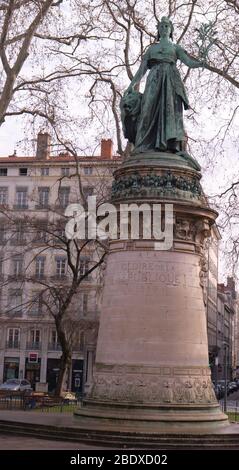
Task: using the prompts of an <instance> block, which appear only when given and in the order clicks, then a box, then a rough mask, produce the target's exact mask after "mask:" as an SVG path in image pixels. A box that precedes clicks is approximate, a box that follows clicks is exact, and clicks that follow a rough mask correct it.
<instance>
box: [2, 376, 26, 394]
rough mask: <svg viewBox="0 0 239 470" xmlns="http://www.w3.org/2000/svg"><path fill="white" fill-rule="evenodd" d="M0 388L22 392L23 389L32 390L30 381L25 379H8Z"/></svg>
mask: <svg viewBox="0 0 239 470" xmlns="http://www.w3.org/2000/svg"><path fill="white" fill-rule="evenodd" d="M0 390H11V391H12V392H19V391H20V392H23V391H24V390H32V387H31V384H30V382H28V380H25V379H22V380H20V379H8V380H6V382H4V383H3V384H2V385H0Z"/></svg>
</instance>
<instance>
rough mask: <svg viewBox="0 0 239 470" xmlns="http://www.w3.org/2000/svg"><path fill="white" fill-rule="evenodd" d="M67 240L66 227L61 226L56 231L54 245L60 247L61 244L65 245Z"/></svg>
mask: <svg viewBox="0 0 239 470" xmlns="http://www.w3.org/2000/svg"><path fill="white" fill-rule="evenodd" d="M65 240H66V233H65V227H61V226H59V228H58V229H56V230H55V231H54V244H55V245H59V244H61V243H64V241H65Z"/></svg>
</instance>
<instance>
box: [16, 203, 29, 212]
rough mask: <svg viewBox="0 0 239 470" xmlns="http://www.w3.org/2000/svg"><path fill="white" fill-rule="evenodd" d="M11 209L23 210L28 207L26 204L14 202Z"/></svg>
mask: <svg viewBox="0 0 239 470" xmlns="http://www.w3.org/2000/svg"><path fill="white" fill-rule="evenodd" d="M13 209H15V210H20V211H24V210H26V209H28V204H14V206H13Z"/></svg>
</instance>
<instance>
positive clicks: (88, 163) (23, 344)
mask: <svg viewBox="0 0 239 470" xmlns="http://www.w3.org/2000/svg"><path fill="white" fill-rule="evenodd" d="M119 162H120V158H119V157H116V156H113V152H112V142H111V140H102V142H101V153H100V155H99V156H96V157H93V156H92V157H80V156H77V157H75V156H72V155H70V154H69V153H67V152H64V153H60V154H59V155H56V156H52V155H51V140H50V136H49V134H48V133H39V134H38V136H37V145H36V154H35V155H34V156H29V157H28V156H27V157H20V156H16V155H15V154H14V155H11V156H8V157H6V158H0V286H1V290H0V294H1V295H0V383H1V382H2V381H4V380H6V379H8V378H13V377H19V378H23V377H24V378H26V379H28V380H29V381H30V382H31V383H32V386H33V387H34V388H36V389H37V390H47V389H48V390H49V391H53V390H54V388H55V386H56V380H57V376H58V374H59V360H60V356H61V347H60V344H59V341H58V337H57V332H56V327H55V322H54V319H53V317H52V316H51V315H50V314H49V310H47V311H46V309H45V308H44V304H46V299H45V298H44V295H42V292H45V291H44V286H46V285H47V286H48V290H49V285H50V286H52V289H53V288H54V285H56V286H58V287H60V288H61V286H62V288H64V286H66V285H67V284H68V282H69V277H70V276H71V272H70V270H69V266H68V259H67V257H66V254H65V251H64V245H61V241H62V238H61V237H64V236H65V219H64V217H63V215H64V211H65V208H66V207H67V206H69V204H73V203H79V202H81V200H82V192H83V195H84V196H85V197H87V196H88V195H94V194H97V197H98V198H100V199H101V198H105V197H107V194H108V193H109V191H110V188H111V180H112V173H113V171H114V169H115V168H116V167H117V166H118V164H119ZM79 175H80V176H79ZM63 222H64V223H63ZM49 226H50V229H49ZM46 227H48V228H46ZM47 237H48V240H46V238H47ZM53 239H54V240H55V242H54V243H53V242H52V240H53ZM49 240H51V241H49ZM46 244H47V245H48V249H46V248H45V245H46ZM49 247H50V249H49ZM92 257H94V253H92V251H89V253H88V255H87V256H86V255H85V254H84V256H82V259H81V264H80V270H81V274H84V273H85V272H87V271H88V270H89V267H90V266H91V263H92ZM99 305H100V289H99V273H97V270H96V271H94V272H92V273H91V275H89V276H86V278H85V279H84V281H83V282H82V284H81V286H80V290H79V294H78V295H77V299H75V304H74V305H73V304H72V316H73V317H74V323H72V325H73V326H72V330H73V333H71V334H72V335H73V334H74V342H73V343H72V344H73V355H72V363H71V367H70V368H69V371H68V375H67V377H66V383H65V388H66V389H71V390H73V391H78V392H82V390H83V384H84V388H85V390H87V387H88V386H89V384H90V382H91V378H92V366H93V363H94V355H95V347H96V338H97V329H98V321H99ZM70 321H71V320H70V319H69V324H70ZM82 325H83V326H82Z"/></svg>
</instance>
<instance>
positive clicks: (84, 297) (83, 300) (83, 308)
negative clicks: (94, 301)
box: [80, 292, 88, 315]
mask: <svg viewBox="0 0 239 470" xmlns="http://www.w3.org/2000/svg"><path fill="white" fill-rule="evenodd" d="M87 310H88V292H80V312H82V313H83V315H86V314H87Z"/></svg>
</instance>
